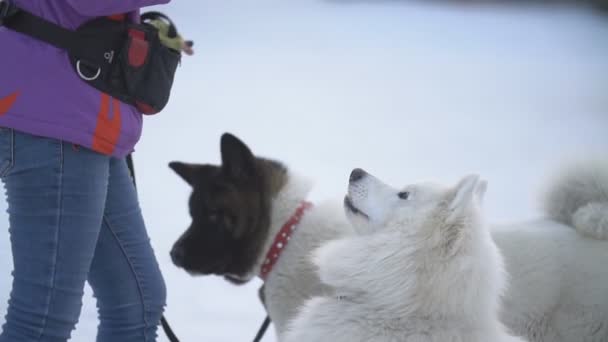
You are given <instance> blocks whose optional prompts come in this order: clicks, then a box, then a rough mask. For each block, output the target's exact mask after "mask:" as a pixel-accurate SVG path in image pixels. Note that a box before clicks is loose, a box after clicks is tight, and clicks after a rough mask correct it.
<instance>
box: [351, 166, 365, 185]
mask: <svg viewBox="0 0 608 342" xmlns="http://www.w3.org/2000/svg"><path fill="white" fill-rule="evenodd" d="M366 174H367V172H365V171H364V170H363V169H359V168H357V169H354V170H353V171H352V172H351V173H350V177H349V178H348V181H349V182H351V183H353V182H356V181H358V180H360V179H361V178H363V177H364V176H365V175H366Z"/></svg>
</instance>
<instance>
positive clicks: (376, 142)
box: [0, 0, 608, 342]
mask: <svg viewBox="0 0 608 342" xmlns="http://www.w3.org/2000/svg"><path fill="white" fill-rule="evenodd" d="M163 10H165V11H166V12H167V13H168V14H170V15H172V16H173V17H174V19H175V20H176V21H177V22H178V23H179V27H180V29H181V31H182V32H183V33H184V34H187V35H191V38H192V39H194V40H195V41H196V46H195V47H196V52H197V54H196V56H195V57H193V58H186V59H184V61H183V65H182V67H181V69H180V70H179V75H178V78H177V81H176V87H175V91H174V95H173V96H172V101H171V104H170V105H169V107H168V108H167V110H166V111H165V112H164V113H162V114H161V115H159V116H155V117H149V118H146V120H145V129H144V136H143V138H142V141H141V143H140V144H139V145H138V148H137V152H136V154H135V155H134V156H135V163H136V169H137V180H138V185H139V193H140V196H141V205H142V207H143V210H144V215H145V217H146V221H147V224H148V228H149V232H150V235H151V237H152V240H153V243H154V247H155V249H156V252H157V254H158V258H159V260H160V263H161V267H162V269H163V272H164V274H165V278H166V281H167V285H168V289H169V297H168V307H167V311H166V315H167V317H168V319H169V321H170V322H171V324H172V325H173V327H174V329H175V330H176V332H177V334H178V336H179V337H180V338H181V339H182V341H185V342H188V341H218V342H222V341H225V342H234V341H248V340H251V339H252V337H253V335H254V334H255V332H256V330H257V328H258V326H259V324H260V323H261V321H262V320H263V318H264V312H263V309H262V307H261V305H260V304H259V302H258V299H257V295H256V291H257V289H258V287H259V286H260V284H261V283H260V282H259V281H257V280H256V281H253V282H252V283H251V284H249V285H247V286H243V287H235V286H232V285H229V284H228V283H225V282H224V281H223V280H221V279H217V278H213V277H206V278H191V277H190V276H188V275H187V274H185V273H184V272H183V271H180V270H178V269H176V268H175V267H173V266H172V264H171V262H170V259H169V255H168V252H169V249H170V247H171V244H172V243H173V241H174V240H175V239H176V238H177V237H178V235H179V234H180V233H181V232H182V231H183V229H184V228H185V227H186V226H187V224H188V221H189V218H188V217H187V210H186V200H187V196H188V191H189V189H188V188H187V186H186V185H185V183H183V182H182V181H181V180H180V179H179V178H178V177H176V176H175V175H173V174H172V172H170V170H169V168H168V167H167V166H166V165H167V163H168V162H169V161H171V160H182V161H191V162H218V160H219V151H218V148H219V146H218V145H219V141H218V140H219V136H220V134H221V133H222V132H224V131H230V132H232V133H235V134H236V135H238V136H239V137H241V138H242V139H243V140H244V141H245V142H247V143H248V144H249V145H250V146H251V147H252V149H253V150H254V151H255V152H257V153H260V154H262V155H265V156H269V157H274V158H276V159H279V160H282V161H284V162H286V163H287V164H288V165H289V166H290V167H291V168H293V169H296V170H298V171H299V172H301V173H304V174H307V175H309V176H310V177H311V178H313V179H315V180H316V184H317V186H316V188H315V190H314V192H313V193H312V195H311V197H312V199H313V200H319V199H325V198H331V197H335V198H339V197H341V196H342V195H343V193H344V191H345V186H346V180H347V176H348V173H349V172H350V170H351V169H352V168H353V167H363V168H366V169H367V170H369V171H370V172H372V173H374V174H376V175H378V176H379V177H381V178H383V179H385V180H387V181H388V182H390V183H393V184H395V185H400V184H405V183H408V182H411V181H414V180H419V179H435V180H442V181H445V182H451V181H454V180H456V179H457V178H458V177H460V176H462V175H464V174H466V173H471V172H476V173H479V174H481V175H482V176H483V177H485V178H486V179H488V180H489V191H488V194H487V197H486V200H487V201H486V205H487V206H486V208H487V212H488V216H489V218H490V219H491V220H492V221H511V220H519V219H526V218H532V217H535V216H538V215H540V214H541V213H540V211H539V210H538V206H537V204H538V203H537V201H536V196H537V194H538V191H539V188H540V186H541V185H542V184H543V180H544V179H545V178H546V177H547V175H548V174H549V173H550V172H551V170H553V169H554V168H555V167H556V166H557V165H559V164H560V163H561V162H562V161H564V160H566V159H568V158H571V157H577V156H586V155H603V156H606V155H607V151H608V96H607V95H606V94H607V93H606V91H607V89H608V39H606V37H608V18H606V17H599V16H597V15H596V14H595V13H593V12H590V11H586V10H584V9H572V8H557V9H550V8H544V7H508V6H507V7H475V6H472V5H471V6H460V7H458V6H450V5H438V4H436V3H433V4H425V3H424V2H415V3H410V2H405V1H348V0H343V1H339V0H334V1H322V0H299V1H290V2H285V1H274V0H273V1H271V0H268V1H262V2H256V4H255V5H254V4H253V2H250V1H245V0H238V1H237V0H222V1H221V2H220V1H209V0H205V1H181V2H179V1H175V2H174V3H173V4H172V5H170V6H167V7H165V8H164V9H163ZM2 205H3V206H4V204H2ZM0 209H1V211H4V207H2V208H0ZM0 222H4V223H2V224H1V225H0V313H2V312H4V311H5V309H6V300H7V296H8V292H9V288H10V269H11V260H10V247H9V244H8V235H7V226H6V222H7V218H6V215H5V214H2V215H0ZM0 315H2V314H0ZM0 321H2V318H0ZM95 326H96V313H95V305H94V302H93V300H92V298H91V295H90V292H87V294H86V299H85V307H84V309H83V313H82V318H81V322H80V323H79V325H78V328H77V331H76V332H75V333H74V338H73V340H74V341H83V342H87V341H93V340H94V336H95ZM161 335H162V333H161ZM274 340H275V339H274V336H272V333H271V334H269V336H267V338H266V339H265V341H274ZM160 341H165V337H164V336H162V337H161V339H160Z"/></svg>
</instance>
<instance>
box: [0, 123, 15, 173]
mask: <svg viewBox="0 0 608 342" xmlns="http://www.w3.org/2000/svg"><path fill="white" fill-rule="evenodd" d="M14 142H15V133H14V132H13V129H12V128H6V127H0V177H4V176H6V174H7V173H8V172H9V171H10V170H11V168H12V167H13V164H14V161H15V153H14V145H15V144H14Z"/></svg>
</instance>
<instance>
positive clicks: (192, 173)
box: [169, 162, 201, 186]
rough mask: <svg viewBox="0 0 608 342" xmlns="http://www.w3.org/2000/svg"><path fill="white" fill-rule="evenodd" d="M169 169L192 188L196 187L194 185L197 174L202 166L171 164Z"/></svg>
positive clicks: (180, 163)
mask: <svg viewBox="0 0 608 342" xmlns="http://www.w3.org/2000/svg"><path fill="white" fill-rule="evenodd" d="M169 167H170V168H171V169H172V170H173V171H175V173H177V174H178V175H179V176H180V177H182V178H183V179H184V180H185V181H186V182H187V183H188V184H190V185H192V186H194V183H195V181H196V174H197V173H198V171H199V170H200V168H201V166H200V165H196V164H187V163H182V162H170V163H169Z"/></svg>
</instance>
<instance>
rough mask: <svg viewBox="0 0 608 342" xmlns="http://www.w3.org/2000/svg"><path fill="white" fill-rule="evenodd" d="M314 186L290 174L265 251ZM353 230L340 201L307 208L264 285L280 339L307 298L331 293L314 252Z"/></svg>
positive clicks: (276, 200)
mask: <svg viewBox="0 0 608 342" xmlns="http://www.w3.org/2000/svg"><path fill="white" fill-rule="evenodd" d="M311 187H312V185H311V183H310V182H309V181H308V180H307V179H305V178H303V177H300V176H298V175H296V174H294V173H292V172H290V173H289V174H288V176H287V184H286V185H285V186H284V187H283V189H282V190H281V191H280V192H279V193H278V194H277V196H276V197H275V198H274V199H273V200H272V212H271V227H270V233H269V235H268V239H267V241H266V243H265V248H264V250H265V251H266V250H268V249H269V248H270V245H271V244H272V241H273V240H274V237H275V235H276V234H277V233H278V232H279V230H280V229H281V227H282V226H283V224H284V223H285V222H286V221H287V220H288V219H289V217H290V216H291V215H293V213H294V212H295V210H296V208H297V207H298V206H299V205H300V203H301V202H302V201H304V200H306V197H307V195H308V192H309V191H310V189H311ZM352 233H353V231H352V227H351V225H350V224H349V223H348V222H347V221H346V218H345V217H344V214H343V209H342V206H341V204H340V203H337V202H335V203H331V202H326V203H320V204H315V206H313V207H312V208H311V209H309V210H307V211H306V213H305V214H304V216H303V217H302V220H301V221H300V224H299V225H298V227H297V229H296V231H295V232H294V234H293V235H292V237H291V239H290V241H289V244H288V245H287V247H286V248H285V249H284V250H283V253H282V254H281V257H280V258H279V260H278V262H277V263H276V265H275V266H274V268H273V270H272V272H270V274H269V275H268V277H267V279H266V282H265V284H264V291H265V297H266V309H267V311H268V314H269V316H270V318H271V319H272V322H273V323H274V327H275V330H276V333H277V335H278V336H279V338H280V336H281V335H282V334H283V332H284V331H285V329H286V326H287V323H288V321H289V320H291V319H292V318H293V317H294V316H295V315H296V313H297V309H298V307H300V306H301V305H303V303H304V302H305V300H307V299H309V298H310V297H312V296H316V295H323V294H327V293H331V290H330V289H329V288H328V287H327V286H326V285H324V284H322V283H321V282H320V281H319V277H318V274H317V271H316V267H314V265H313V264H312V262H311V260H310V254H311V252H312V251H313V250H315V249H316V248H318V247H319V246H320V245H321V244H322V243H323V242H325V241H328V240H332V239H336V238H338V237H341V236H343V235H346V234H352ZM264 257H265V254H264V255H262V256H261V258H260V259H259V260H258V261H257V266H256V267H255V270H256V271H259V270H260V266H261V265H262V262H263V260H264V259H263V258H264Z"/></svg>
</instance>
